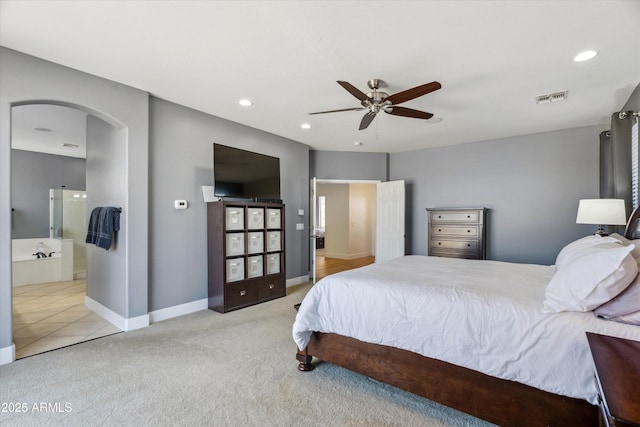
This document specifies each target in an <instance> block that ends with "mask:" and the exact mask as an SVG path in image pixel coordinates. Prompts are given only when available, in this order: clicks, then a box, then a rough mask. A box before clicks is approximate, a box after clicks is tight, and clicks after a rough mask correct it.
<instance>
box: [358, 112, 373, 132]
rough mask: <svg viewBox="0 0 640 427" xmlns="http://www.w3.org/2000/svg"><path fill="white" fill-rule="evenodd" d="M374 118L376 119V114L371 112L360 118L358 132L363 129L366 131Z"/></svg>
mask: <svg viewBox="0 0 640 427" xmlns="http://www.w3.org/2000/svg"><path fill="white" fill-rule="evenodd" d="M375 118H376V113H372V112H371V111H369V112H368V113H367V114H365V115H364V117H363V118H362V121H361V122H360V128H359V129H358V130H363V129H366V128H367V127H369V125H370V124H371V122H372V121H373V119H375Z"/></svg>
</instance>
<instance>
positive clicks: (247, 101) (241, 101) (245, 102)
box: [238, 99, 253, 107]
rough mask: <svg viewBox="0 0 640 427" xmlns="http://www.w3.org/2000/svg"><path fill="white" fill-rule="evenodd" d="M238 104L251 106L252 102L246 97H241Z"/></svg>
mask: <svg viewBox="0 0 640 427" xmlns="http://www.w3.org/2000/svg"><path fill="white" fill-rule="evenodd" d="M238 104H240V105H242V106H243V107H251V106H252V105H253V102H251V101H250V100H248V99H241V100H240V101H238Z"/></svg>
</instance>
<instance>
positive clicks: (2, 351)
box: [0, 344, 16, 365]
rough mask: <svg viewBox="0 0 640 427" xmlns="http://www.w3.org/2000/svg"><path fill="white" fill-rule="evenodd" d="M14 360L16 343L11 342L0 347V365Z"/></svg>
mask: <svg viewBox="0 0 640 427" xmlns="http://www.w3.org/2000/svg"><path fill="white" fill-rule="evenodd" d="M15 360H16V345H15V344H11V345H10V346H9V347H3V348H0V365H6V364H7V363H13V362H15Z"/></svg>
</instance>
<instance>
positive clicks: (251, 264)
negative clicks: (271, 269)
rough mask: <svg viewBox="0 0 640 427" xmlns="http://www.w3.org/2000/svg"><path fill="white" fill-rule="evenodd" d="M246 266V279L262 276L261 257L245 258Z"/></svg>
mask: <svg viewBox="0 0 640 427" xmlns="http://www.w3.org/2000/svg"><path fill="white" fill-rule="evenodd" d="M247 264H248V265H247V276H248V277H250V278H251V277H261V276H262V275H263V269H262V255H256V256H250V257H249V258H247Z"/></svg>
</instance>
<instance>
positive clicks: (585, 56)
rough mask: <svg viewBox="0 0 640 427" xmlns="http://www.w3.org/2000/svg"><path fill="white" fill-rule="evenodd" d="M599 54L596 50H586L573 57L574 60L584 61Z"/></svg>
mask: <svg viewBox="0 0 640 427" xmlns="http://www.w3.org/2000/svg"><path fill="white" fill-rule="evenodd" d="M597 54H598V52H596V51H595V50H585V51H584V52H580V53H579V54H577V55H576V56H575V57H574V58H573V62H584V61H588V60H590V59H592V58H595V56H596V55H597Z"/></svg>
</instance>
